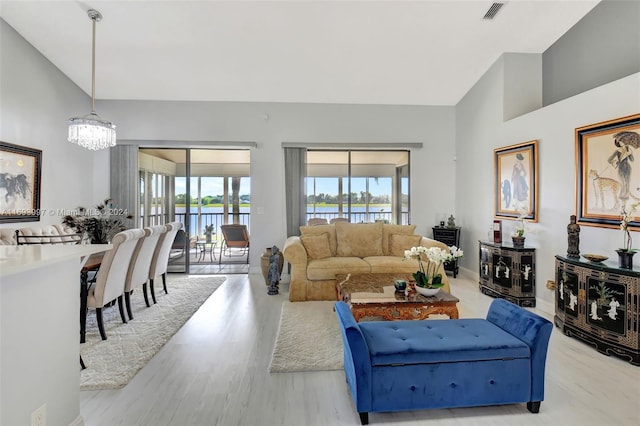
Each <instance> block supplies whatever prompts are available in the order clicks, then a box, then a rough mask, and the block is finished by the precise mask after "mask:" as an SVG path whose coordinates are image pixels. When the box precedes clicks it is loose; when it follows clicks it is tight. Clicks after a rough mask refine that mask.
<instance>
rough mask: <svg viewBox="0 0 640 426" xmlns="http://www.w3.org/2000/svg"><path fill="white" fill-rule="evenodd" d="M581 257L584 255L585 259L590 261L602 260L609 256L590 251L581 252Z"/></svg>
mask: <svg viewBox="0 0 640 426" xmlns="http://www.w3.org/2000/svg"><path fill="white" fill-rule="evenodd" d="M582 257H584V258H585V259H587V260H589V261H591V262H596V263H597V262H604V261H605V260H607V259H608V258H609V257H608V256H603V255H601V254H591V253H586V254H583V255H582Z"/></svg>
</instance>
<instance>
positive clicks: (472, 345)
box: [358, 318, 531, 365]
mask: <svg viewBox="0 0 640 426" xmlns="http://www.w3.org/2000/svg"><path fill="white" fill-rule="evenodd" d="M358 325H359V326H360V330H361V331H362V334H363V335H364V338H365V340H366V341H367V345H368V347H369V353H370V355H371V363H372V365H391V364H425V363H437V362H460V361H486V360H501V359H505V358H529V357H530V356H531V354H530V349H529V346H527V344H526V343H524V342H523V341H522V340H520V339H518V338H517V337H515V336H513V335H511V334H509V333H507V332H506V331H504V330H503V329H501V328H500V327H498V326H497V325H495V324H493V323H491V322H489V321H487V320H484V319H477V318H473V319H461V320H455V321H442V320H441V321H375V322H361V323H359V324H358Z"/></svg>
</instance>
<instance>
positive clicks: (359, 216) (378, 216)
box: [307, 211, 409, 225]
mask: <svg viewBox="0 0 640 426" xmlns="http://www.w3.org/2000/svg"><path fill="white" fill-rule="evenodd" d="M314 217H319V218H324V219H327V222H331V219H333V218H336V217H346V218H349V221H350V222H351V223H363V222H375V221H376V220H386V221H387V223H393V217H394V214H393V213H392V212H369V213H367V212H351V214H350V215H346V214H344V213H343V214H342V216H340V213H338V212H337V211H335V212H316V213H313V212H307V223H308V222H309V219H311V218H314ZM408 224H409V212H402V223H401V225H408Z"/></svg>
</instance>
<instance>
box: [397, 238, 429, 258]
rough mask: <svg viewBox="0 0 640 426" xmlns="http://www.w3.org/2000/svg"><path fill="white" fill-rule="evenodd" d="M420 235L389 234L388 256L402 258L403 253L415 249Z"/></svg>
mask: <svg viewBox="0 0 640 426" xmlns="http://www.w3.org/2000/svg"><path fill="white" fill-rule="evenodd" d="M420 241H422V235H404V234H391V237H390V238H389V256H398V257H404V251H405V250H409V249H410V248H411V247H417V246H419V245H420Z"/></svg>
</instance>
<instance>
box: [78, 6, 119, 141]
mask: <svg viewBox="0 0 640 426" xmlns="http://www.w3.org/2000/svg"><path fill="white" fill-rule="evenodd" d="M87 14H88V15H89V18H90V19H91V21H92V25H93V43H92V46H91V112H90V113H89V114H87V115H85V116H84V117H73V118H70V119H69V142H72V143H75V144H78V145H80V146H82V147H84V148H88V149H91V150H94V151H97V150H99V149H103V148H109V147H112V146H115V144H116V126H115V125H114V124H113V123H112V122H110V121H107V120H104V119H102V118H100V116H99V115H98V114H97V113H96V106H95V103H96V101H95V97H96V22H100V21H101V20H102V15H101V14H100V12H98V11H97V10H93V9H90V10H89V11H88V12H87Z"/></svg>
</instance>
